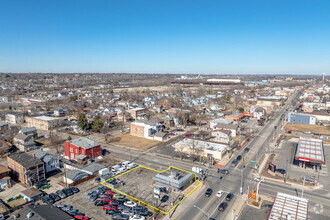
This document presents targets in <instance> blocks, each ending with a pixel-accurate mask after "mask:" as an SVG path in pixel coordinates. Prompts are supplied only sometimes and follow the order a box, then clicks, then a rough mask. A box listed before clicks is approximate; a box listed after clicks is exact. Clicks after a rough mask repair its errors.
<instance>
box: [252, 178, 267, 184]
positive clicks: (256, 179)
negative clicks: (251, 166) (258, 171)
mask: <svg viewBox="0 0 330 220" xmlns="http://www.w3.org/2000/svg"><path fill="white" fill-rule="evenodd" d="M253 180H254V181H257V182H261V183H264V182H266V181H265V179H264V178H263V177H261V179H260V177H256V178H254V179H253Z"/></svg>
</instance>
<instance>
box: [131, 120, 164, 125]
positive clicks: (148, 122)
mask: <svg viewBox="0 0 330 220" xmlns="http://www.w3.org/2000/svg"><path fill="white" fill-rule="evenodd" d="M131 124H134V125H139V126H144V125H149V126H159V125H160V124H159V123H155V122H152V121H135V122H132V123H131Z"/></svg>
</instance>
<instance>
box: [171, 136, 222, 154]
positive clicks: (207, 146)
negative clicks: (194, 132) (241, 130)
mask: <svg viewBox="0 0 330 220" xmlns="http://www.w3.org/2000/svg"><path fill="white" fill-rule="evenodd" d="M175 145H185V146H189V147H190V148H192V147H195V148H197V149H203V150H210V151H218V152H223V151H224V150H226V149H227V148H228V144H224V143H223V144H220V143H214V142H210V141H203V140H195V139H190V138H185V139H183V140H181V141H179V142H178V143H176V144H175Z"/></svg>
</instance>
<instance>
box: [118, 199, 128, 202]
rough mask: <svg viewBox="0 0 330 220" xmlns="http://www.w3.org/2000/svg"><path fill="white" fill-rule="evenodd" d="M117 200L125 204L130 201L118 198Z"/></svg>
mask: <svg viewBox="0 0 330 220" xmlns="http://www.w3.org/2000/svg"><path fill="white" fill-rule="evenodd" d="M116 200H117V201H118V202H119V203H124V202H126V201H128V199H126V198H116Z"/></svg>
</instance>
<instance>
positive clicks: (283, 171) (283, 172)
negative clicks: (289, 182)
mask: <svg viewBox="0 0 330 220" xmlns="http://www.w3.org/2000/svg"><path fill="white" fill-rule="evenodd" d="M276 172H279V173H281V174H285V173H286V170H285V169H276Z"/></svg>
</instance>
